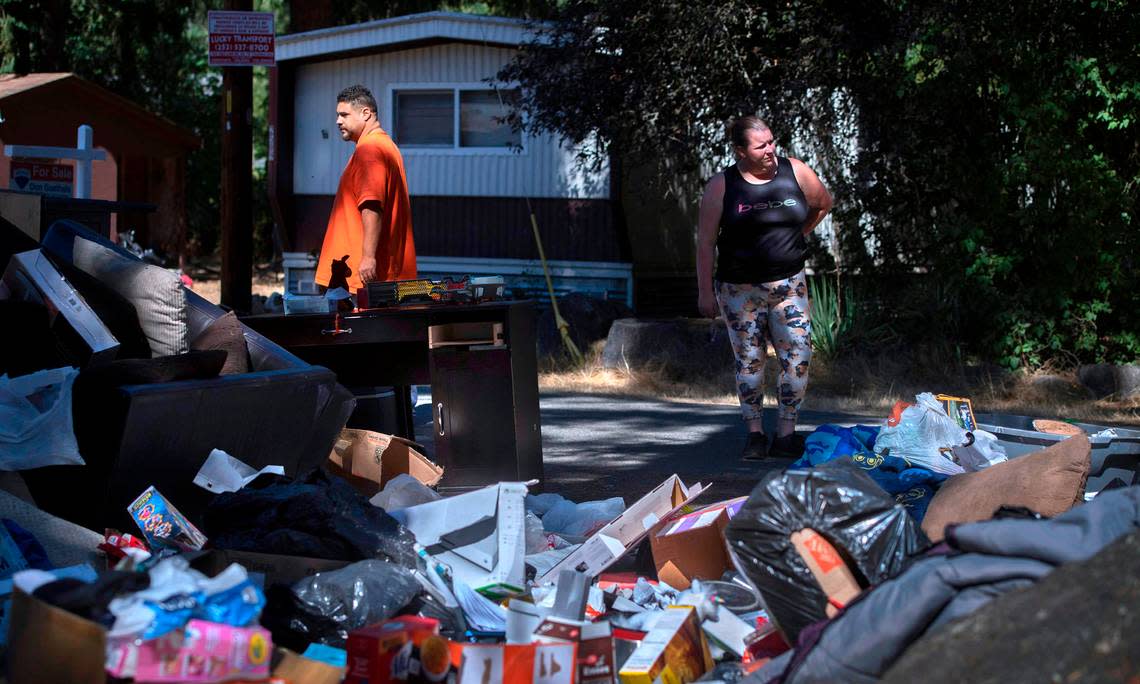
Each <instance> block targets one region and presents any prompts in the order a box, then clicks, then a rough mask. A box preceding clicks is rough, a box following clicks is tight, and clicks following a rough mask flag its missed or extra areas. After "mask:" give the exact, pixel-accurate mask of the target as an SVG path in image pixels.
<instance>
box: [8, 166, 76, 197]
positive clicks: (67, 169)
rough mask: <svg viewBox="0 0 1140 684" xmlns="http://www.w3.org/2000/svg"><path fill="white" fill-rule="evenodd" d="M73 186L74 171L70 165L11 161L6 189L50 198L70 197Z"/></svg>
mask: <svg viewBox="0 0 1140 684" xmlns="http://www.w3.org/2000/svg"><path fill="white" fill-rule="evenodd" d="M74 186H75V169H74V168H73V167H72V166H71V165H70V164H55V163H53V162H47V161H33V160H28V159H13V160H12V163H11V172H10V174H9V177H8V188H9V189H10V190H20V191H21V192H35V193H39V194H41V195H49V196H51V197H71V195H72V189H73V188H74Z"/></svg>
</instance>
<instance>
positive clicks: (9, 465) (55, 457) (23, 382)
mask: <svg viewBox="0 0 1140 684" xmlns="http://www.w3.org/2000/svg"><path fill="white" fill-rule="evenodd" d="M77 375H79V371H78V370H76V369H74V368H69V367H64V368H53V369H51V370H42V371H39V372H36V373H31V374H29V375H21V376H19V377H16V378H9V377H8V376H7V375H0V470H26V469H28V468H41V467H43V466H52V465H83V457H82V456H80V455H79V445H78V444H77V443H76V441H75V430H74V427H73V425H72V420H71V387H72V385H74V384H75V376H77Z"/></svg>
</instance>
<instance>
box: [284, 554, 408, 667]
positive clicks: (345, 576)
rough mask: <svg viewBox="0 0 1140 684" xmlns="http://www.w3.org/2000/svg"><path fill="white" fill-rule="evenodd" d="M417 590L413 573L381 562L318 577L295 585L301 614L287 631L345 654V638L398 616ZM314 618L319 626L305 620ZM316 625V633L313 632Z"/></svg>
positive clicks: (366, 562) (361, 564)
mask: <svg viewBox="0 0 1140 684" xmlns="http://www.w3.org/2000/svg"><path fill="white" fill-rule="evenodd" d="M421 589H422V587H421V586H420V582H419V580H417V579H416V578H415V576H414V575H413V574H412V571H411V570H408V569H407V568H404V567H401V566H399V565H394V564H392V563H387V562H385V561H381V560H366V561H360V562H359V563H353V564H352V565H349V566H346V567H343V568H341V569H339V570H332V571H330V572H319V573H317V574H315V575H313V576H312V577H306V578H305V579H303V580H301V581H299V582H297V583H296V584H294V585H293V589H292V591H293V595H294V596H296V597H297V600H298V603H297V605H298V606H299V607H300V608H301V611H299V614H298V615H296V616H295V617H294V619H293V621H292V624H291V627H292V628H293V630H294V631H296V632H299V633H305V632H308V637H309V638H310V639H311V640H312V641H319V642H320V643H322V644H328V645H329V646H336V647H337V648H344V645H345V642H346V641H347V640H348V633H349V632H351V631H352V630H354V629H359V628H361V627H365V626H367V625H373V624H376V623H377V622H382V621H384V620H387V619H388V618H390V617H392V616H394V615H396V614H397V613H398V612H399V611H400V610H401V609H402V608H404V606H406V605H408V604H409V603H410V602H411V601H412V599H414V598H415V597H416V596H417V595H418V594H419V593H420V591H421ZM314 615H317V616H320V617H321V620H320V622H319V623H317V625H314V624H312V623H310V622H308V621H307V620H306V617H307V616H314ZM318 625H319V629H320V630H321V631H320V632H313V631H311V630H312V628H313V627H317V626H318ZM330 627H331V629H329V628H330Z"/></svg>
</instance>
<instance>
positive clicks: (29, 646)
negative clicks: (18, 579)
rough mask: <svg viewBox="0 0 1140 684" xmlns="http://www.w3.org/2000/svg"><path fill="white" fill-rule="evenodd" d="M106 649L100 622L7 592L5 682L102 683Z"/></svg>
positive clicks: (17, 592) (11, 683) (34, 683)
mask: <svg viewBox="0 0 1140 684" xmlns="http://www.w3.org/2000/svg"><path fill="white" fill-rule="evenodd" d="M106 651H107V631H106V630H105V629H103V628H102V627H101V626H100V625H98V624H96V623H94V622H91V621H90V620H84V619H83V618H81V617H79V616H77V615H72V614H71V613H69V612H67V611H66V610H63V609H62V608H56V607H55V606H52V605H50V604H47V603H44V602H43V601H40V600H39V599H36V598H34V597H32V596H29V595H27V594H25V593H24V592H22V591H20V590H18V589H17V590H16V591H14V592H12V621H11V623H10V624H9V626H8V681H9V683H10V684H103V683H104V682H105V681H106V680H107V675H106V673H105V672H104V670H103V667H104V663H105V661H106V659H107V653H106Z"/></svg>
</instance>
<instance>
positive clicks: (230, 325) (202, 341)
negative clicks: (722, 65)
mask: <svg viewBox="0 0 1140 684" xmlns="http://www.w3.org/2000/svg"><path fill="white" fill-rule="evenodd" d="M190 349H191V351H207V350H211V349H223V350H225V351H226V364H225V365H224V366H222V375H235V374H237V373H248V372H249V347H248V346H246V343H245V332H244V331H243V328H242V325H241V321H239V320H238V317H237V314H235V313H234V312H232V311H230V312H228V313H226V314H225V315H223V316H220V317H218V318H216V319H214V322H213V323H211V324H210V325H209V326H207V327H206V329H205V330H203V331H202V332H201V333H199V334H198V336H197V337H195V338H194V341H193V342H191V343H190Z"/></svg>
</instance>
